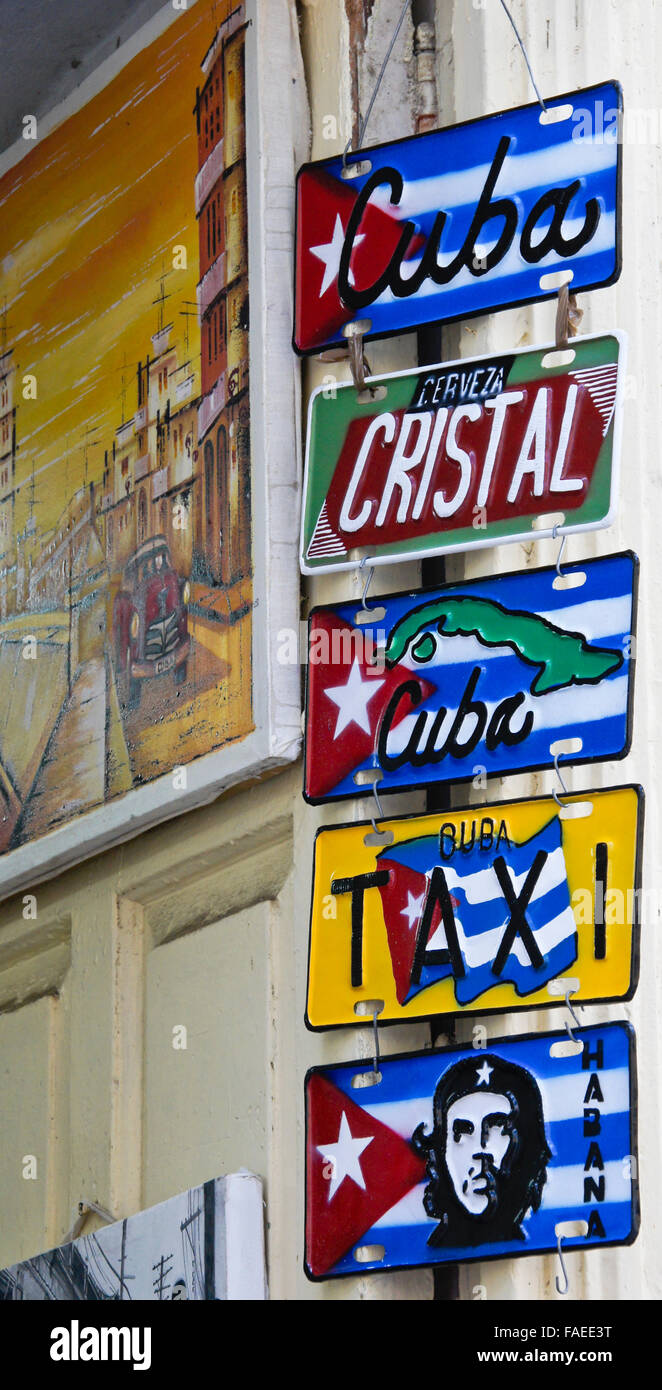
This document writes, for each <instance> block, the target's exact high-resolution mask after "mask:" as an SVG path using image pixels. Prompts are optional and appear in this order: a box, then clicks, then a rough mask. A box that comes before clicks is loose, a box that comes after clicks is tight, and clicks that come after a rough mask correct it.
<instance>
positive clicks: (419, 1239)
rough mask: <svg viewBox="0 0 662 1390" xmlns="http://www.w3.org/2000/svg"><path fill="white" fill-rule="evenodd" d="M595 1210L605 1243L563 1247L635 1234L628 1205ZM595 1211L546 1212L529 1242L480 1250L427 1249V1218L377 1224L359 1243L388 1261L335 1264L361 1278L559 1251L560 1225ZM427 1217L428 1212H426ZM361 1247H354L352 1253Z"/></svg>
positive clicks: (529, 1229)
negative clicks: (369, 1272)
mask: <svg viewBox="0 0 662 1390" xmlns="http://www.w3.org/2000/svg"><path fill="white" fill-rule="evenodd" d="M594 1207H595V1209H596V1210H597V1211H598V1213H599V1215H600V1219H601V1221H602V1224H603V1226H604V1230H605V1237H604V1240H603V1239H602V1238H601V1237H599V1236H594V1237H593V1238H592V1239H591V1240H590V1241H588V1240H587V1239H586V1237H583V1236H576V1237H572V1238H570V1239H566V1240H564V1242H563V1244H564V1249H565V1250H566V1251H568V1250H572V1249H575V1248H577V1249H582V1248H583V1249H587V1248H589V1249H590V1248H591V1246H595V1245H602V1244H604V1243H605V1240H606V1241H625V1240H627V1238H628V1237H629V1235H630V1234H631V1231H632V1212H631V1206H630V1203H629V1202H596V1203H594ZM591 1210H592V1207H591V1204H590V1203H588V1204H584V1203H582V1202H581V1201H579V1202H578V1203H577V1204H576V1205H575V1206H574V1207H572V1208H570V1207H564V1208H561V1209H560V1210H557V1211H554V1210H553V1209H550V1210H542V1211H538V1212H536V1213H535V1215H534V1216H532V1217H531V1218H530V1219H529V1221H528V1222H527V1224H526V1234H527V1236H528V1239H525V1240H523V1241H522V1240H512V1241H493V1242H491V1243H486V1244H484V1245H479V1246H476V1247H471V1248H470V1247H468V1246H449V1247H443V1246H442V1247H441V1249H439V1248H438V1247H434V1246H430V1245H428V1243H427V1242H428V1238H429V1236H430V1234H431V1233H432V1231H434V1229H435V1226H436V1225H437V1223H436V1222H434V1221H430V1220H429V1218H425V1222H426V1224H425V1226H418V1225H417V1226H383V1227H380V1226H373V1227H372V1228H371V1230H369V1231H366V1232H365V1235H363V1236H362V1237H361V1239H360V1241H357V1245H383V1246H384V1249H385V1257H384V1259H383V1261H381V1262H378V1263H375V1264H367V1265H366V1264H359V1263H358V1261H356V1260H355V1259H354V1258H353V1255H352V1252H351V1251H350V1252H349V1253H348V1254H347V1255H345V1256H343V1258H342V1259H341V1260H339V1261H338V1263H337V1264H336V1265H334V1267H333V1270H332V1271H331V1272H332V1273H334V1274H350V1273H351V1274H360V1273H361V1272H362V1271H365V1270H366V1269H375V1270H377V1269H390V1268H393V1267H397V1266H399V1265H406V1266H415V1265H432V1264H440V1263H444V1262H446V1261H449V1260H453V1261H455V1260H460V1261H462V1260H470V1259H480V1258H481V1257H487V1258H491V1259H494V1258H495V1257H498V1256H499V1255H502V1256H512V1255H517V1254H523V1253H527V1254H533V1253H534V1252H541V1251H543V1250H555V1249H556V1234H555V1229H554V1228H555V1226H556V1224H557V1222H559V1221H587V1220H588V1217H589V1213H590V1211H591ZM423 1215H424V1216H425V1213H423ZM354 1248H356V1247H353V1249H354Z"/></svg>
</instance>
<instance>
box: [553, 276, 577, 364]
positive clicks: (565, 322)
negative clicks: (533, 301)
mask: <svg viewBox="0 0 662 1390" xmlns="http://www.w3.org/2000/svg"><path fill="white" fill-rule="evenodd" d="M583 317H584V310H583V309H580V308H579V306H578V304H577V298H576V296H575V295H574V294H571V292H570V288H569V286H568V285H567V284H565V285H561V286H560V287H559V298H558V303H557V306H556V324H555V339H556V346H557V348H558V349H559V350H560V351H561V352H563V351H564V349H566V348H567V347H568V339H569V338H574V337H576V335H577V329H578V328H579V325H580V323H581V321H582V319H583Z"/></svg>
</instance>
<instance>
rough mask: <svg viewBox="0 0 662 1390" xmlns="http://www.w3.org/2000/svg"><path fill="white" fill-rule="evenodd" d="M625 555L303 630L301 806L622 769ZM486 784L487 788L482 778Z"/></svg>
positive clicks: (346, 608) (630, 642) (334, 613)
mask: <svg viewBox="0 0 662 1390" xmlns="http://www.w3.org/2000/svg"><path fill="white" fill-rule="evenodd" d="M637 572H638V560H637V558H636V556H635V555H634V554H633V553H632V552H631V551H625V552H623V553H621V554H618V555H609V556H605V557H602V558H600V559H593V560H585V561H582V562H581V563H580V564H574V565H568V566H566V567H565V568H564V572H563V576H562V578H561V579H559V577H558V575H557V572H556V568H555V567H554V566H551V567H550V568H548V569H538V570H524V571H519V572H516V573H513V574H503V575H498V576H495V577H491V578H485V579H473V580H467V581H466V582H459V583H455V584H446V585H443V586H442V587H441V588H439V589H428V590H424V591H418V592H415V593H403V594H392V595H388V596H381V595H380V596H379V600H378V603H375V604H374V605H373V606H374V611H375V614H376V615H378V616H376V617H375V618H374V619H372V620H368V621H365V622H364V621H361V620H362V619H365V618H368V617H369V615H368V614H367V613H366V612H365V611H363V612H361V610H360V606H359V603H358V601H357V600H356V599H355V600H354V601H353V602H352V603H344V604H334V605H329V606H326V607H323V608H316V609H314V610H313V612H312V613H311V616H310V621H309V634H308V635H309V646H308V682H307V699H306V723H305V760H304V761H305V773H304V796H305V797H306V799H307V800H308V801H310V802H313V803H317V802H324V801H334V800H338V799H339V798H342V797H350V796H352V797H353V796H356V795H358V794H361V793H363V794H366V793H369V792H370V791H371V787H372V785H373V784H374V783H375V782H376V783H377V784H378V788H379V791H380V792H389V791H405V790H407V789H412V788H415V787H420V786H425V785H428V784H430V783H435V782H462V781H469V780H475V779H476V777H480V778H481V779H484V778H485V777H492V776H495V775H502V774H504V773H509V772H524V771H532V770H533V769H536V768H543V767H551V766H553V765H554V750H556V751H557V752H558V751H563V750H564V748H565V751H567V747H568V741H569V740H572V745H571V746H572V749H573V752H572V759H573V762H576V763H587V762H593V761H597V760H601V759H606V758H610V759H611V758H622V757H625V755H626V753H627V752H628V749H629V745H630V730H631V707H632V694H633V673H634V624H635V612H636V581H637ZM481 784H482V785H484V780H482V781H481Z"/></svg>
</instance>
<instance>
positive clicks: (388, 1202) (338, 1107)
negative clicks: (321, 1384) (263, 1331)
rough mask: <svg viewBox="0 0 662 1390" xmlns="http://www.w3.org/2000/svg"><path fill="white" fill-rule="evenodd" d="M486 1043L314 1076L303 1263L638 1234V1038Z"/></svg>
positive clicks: (525, 1248)
mask: <svg viewBox="0 0 662 1390" xmlns="http://www.w3.org/2000/svg"><path fill="white" fill-rule="evenodd" d="M575 1038H576V1044H575V1045H573V1044H572V1043H571V1042H570V1041H569V1039H568V1036H567V1034H566V1033H565V1032H561V1033H541V1034H537V1035H533V1034H530V1035H526V1036H524V1037H519V1038H500V1039H494V1040H489V1041H488V1042H487V1044H486V1047H485V1049H484V1050H480V1049H471V1048H466V1047H464V1048H440V1049H438V1050H432V1051H430V1050H428V1051H426V1052H419V1053H412V1054H409V1055H407V1056H398V1057H388V1058H382V1059H381V1061H380V1064H379V1073H378V1076H377V1077H376V1078H375V1077H374V1074H373V1080H374V1082H375V1084H372V1085H370V1084H369V1081H370V1073H366V1063H365V1061H364V1062H353V1063H343V1064H341V1065H338V1066H328V1067H315V1068H313V1070H312V1071H310V1072H309V1073H308V1076H307V1078H306V1103H307V1122H306V1129H307V1162H306V1272H307V1273H308V1275H309V1276H310V1277H311V1278H314V1279H324V1278H331V1277H334V1276H337V1275H343V1274H357V1273H359V1272H361V1273H365V1272H366V1271H368V1270H380V1269H393V1268H402V1267H406V1266H415V1265H430V1264H436V1263H444V1262H446V1261H456V1260H486V1259H494V1258H498V1257H502V1258H503V1257H508V1258H511V1257H512V1256H515V1255H526V1254H536V1253H540V1252H542V1251H547V1250H550V1251H551V1250H556V1247H557V1228H558V1227H559V1225H560V1224H562V1223H568V1222H573V1223H577V1226H576V1228H575V1229H576V1233H573V1235H566V1238H565V1241H564V1245H565V1249H566V1253H567V1251H568V1250H570V1251H572V1250H573V1249H582V1250H585V1249H587V1248H589V1247H591V1246H604V1245H627V1244H630V1243H631V1241H633V1240H634V1239H635V1237H636V1234H637V1230H638V1224H639V1204H638V1189H637V1176H636V1175H637V1167H636V1161H637V1160H636V1113H635V1107H636V1071H635V1058H634V1032H633V1030H632V1029H631V1027H630V1026H629V1024H627V1023H610V1024H605V1025H603V1026H601V1027H596V1028H578V1029H577V1030H576V1033H575Z"/></svg>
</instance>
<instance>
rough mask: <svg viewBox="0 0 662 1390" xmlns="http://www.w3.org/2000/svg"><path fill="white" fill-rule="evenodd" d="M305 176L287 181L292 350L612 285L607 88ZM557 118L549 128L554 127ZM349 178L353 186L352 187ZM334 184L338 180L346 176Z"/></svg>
mask: <svg viewBox="0 0 662 1390" xmlns="http://www.w3.org/2000/svg"><path fill="white" fill-rule="evenodd" d="M547 107H548V112H550V113H551V116H550V115H546V114H545V113H543V112H542V111H541V108H540V106H539V104H538V103H537V102H534V103H532V104H531V105H529V106H520V107H517V108H516V109H514V110H509V111H503V112H500V113H499V114H497V115H492V116H483V117H481V118H480V119H479V120H473V121H466V122H465V123H464V124H462V125H456V126H448V127H446V128H445V129H442V130H434V131H430V132H429V133H428V134H425V135H419V136H410V137H408V138H407V139H405V140H399V141H396V142H394V143H390V144H386V145H377V146H372V147H371V148H369V149H366V150H362V151H361V152H360V155H359V154H357V155H354V156H352V157H351V158H350V159H348V161H347V169H348V170H349V171H350V177H343V172H344V171H343V160H342V157H341V156H337V157H336V158H333V159H325V160H322V161H321V162H319V163H315V164H306V165H304V167H303V168H302V169H300V171H299V174H298V177H297V216H296V258H295V259H296V284H295V328H294V340H293V341H294V347H295V349H296V351H297V352H300V353H309V352H319V351H320V350H321V349H322V348H327V347H331V346H333V345H335V344H337V343H342V342H344V341H345V340H344V337H343V328H344V327H345V326H346V325H347V324H348V323H352V322H357V321H361V322H363V323H364V324H365V334H366V336H370V337H384V336H385V335H387V334H389V333H402V332H404V331H405V330H407V329H411V328H416V327H418V326H419V325H420V324H424V323H431V322H435V321H438V320H445V321H446V322H448V321H449V320H452V319H464V318H469V317H470V316H471V315H472V314H484V313H490V312H491V311H493V310H495V309H502V308H505V307H506V306H508V305H514V304H526V303H531V302H532V301H534V300H539V299H545V298H547V297H549V296H553V295H555V294H556V293H557V292H558V284H559V272H563V273H564V278H565V280H566V281H568V280H569V281H570V282H571V288H572V289H573V291H574V290H587V289H595V288H596V287H597V286H599V285H609V284H612V283H613V282H614V281H615V280H616V279H618V276H619V274H620V204H621V143H620V139H619V135H620V123H621V113H622V93H621V89H620V87H619V85H618V83H616V82H605V83H602V84H601V85H599V86H595V87H588V88H585V89H584V90H583V91H575V92H571V93H569V94H568V95H566V96H559V97H555V98H554V99H553V100H552V101H550V102H548V103H547ZM555 113H558V118H557V119H554V114H555ZM352 170H354V171H355V175H356V176H355V177H352V176H351V172H352ZM345 172H346V171H345Z"/></svg>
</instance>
